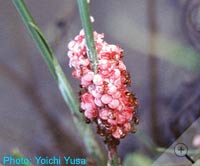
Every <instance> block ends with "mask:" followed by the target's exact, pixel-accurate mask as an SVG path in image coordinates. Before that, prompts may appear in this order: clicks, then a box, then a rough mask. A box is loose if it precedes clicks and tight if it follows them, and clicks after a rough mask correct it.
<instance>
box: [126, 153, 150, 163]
mask: <svg viewBox="0 0 200 166" xmlns="http://www.w3.org/2000/svg"><path fill="white" fill-rule="evenodd" d="M152 163H153V161H152V160H151V159H150V158H149V157H147V156H145V155H143V154H140V153H132V154H128V155H127V156H126V158H125V160H124V166H151V165H152Z"/></svg>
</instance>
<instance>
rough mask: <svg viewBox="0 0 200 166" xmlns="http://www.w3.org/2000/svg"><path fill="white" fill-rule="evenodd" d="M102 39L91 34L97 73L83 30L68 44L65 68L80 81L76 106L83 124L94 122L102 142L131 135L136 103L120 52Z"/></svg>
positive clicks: (133, 127) (133, 128) (121, 52)
mask: <svg viewBox="0 0 200 166" xmlns="http://www.w3.org/2000/svg"><path fill="white" fill-rule="evenodd" d="M103 38H104V35H103V34H98V33H97V32H94V41H95V45H96V52H97V56H98V64H97V65H98V71H97V73H94V72H93V71H92V68H91V62H90V60H89V58H88V53H87V47H86V39H85V35H84V32H83V30H81V32H80V34H79V35H78V36H76V37H75V38H74V40H72V41H71V42H70V43H69V44H68V48H69V51H68V57H69V58H70V61H69V66H70V67H73V68H74V71H73V73H72V75H73V77H75V78H79V79H80V80H81V84H80V86H81V88H82V89H81V91H80V102H81V105H80V107H81V112H83V114H84V116H85V118H86V119H87V121H88V122H91V121H93V122H95V123H96V124H97V133H98V134H100V135H101V136H105V137H106V139H109V140H119V139H121V138H124V137H125V136H126V135H127V134H128V133H129V132H135V124H138V123H139V120H138V118H137V117H136V109H137V107H138V102H137V99H136V97H135V95H134V94H133V93H131V92H129V90H128V89H127V87H128V86H129V85H130V84H131V80H130V74H129V73H128V72H127V70H126V66H125V65H124V63H123V61H122V58H123V50H122V49H121V48H120V47H118V46H116V45H110V44H108V43H107V42H105V41H104V40H103ZM109 140H108V141H109Z"/></svg>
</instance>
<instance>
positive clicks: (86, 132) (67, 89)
mask: <svg viewBox="0 0 200 166" xmlns="http://www.w3.org/2000/svg"><path fill="white" fill-rule="evenodd" d="M12 2H13V4H14V5H15V7H16V9H17V11H18V12H19V14H20V16H21V18H22V20H23V21H24V24H25V25H26V27H27V29H28V30H29V32H30V34H31V36H32V38H33V39H34V41H35V44H36V45H37V47H38V49H39V50H40V52H41V54H42V57H43V59H44V61H45V62H46V64H47V65H48V68H49V70H50V72H51V74H52V75H53V77H54V79H55V80H56V82H57V84H58V87H59V90H60V92H61V94H62V96H63V98H64V100H65V102H66V103H67V105H68V107H69V108H70V111H71V114H72V117H73V121H74V124H75V126H76V128H77V130H78V132H79V133H80V135H81V138H82V139H83V142H84V144H85V147H86V149H87V151H88V153H89V154H90V155H91V157H93V158H94V159H95V160H96V161H97V162H98V163H100V164H101V165H105V156H104V153H103V151H102V149H101V147H100V146H99V144H98V143H97V141H96V139H95V135H94V133H93V131H92V129H91V128H90V127H89V126H88V125H87V124H86V123H85V122H84V121H83V118H82V114H81V113H80V112H79V103H78V101H77V99H76V97H75V94H74V92H73V90H72V87H71V85H70V83H69V81H68V80H67V78H66V76H65V74H64V72H63V70H62V68H61V66H60V64H59V62H58V61H57V59H56V57H55V55H54V53H53V52H52V50H51V48H50V46H49V44H48V42H47V41H46V39H45V38H44V36H43V34H42V32H41V31H40V29H39V28H38V27H37V25H36V24H35V21H34V19H33V17H32V16H31V14H30V12H29V10H28V8H27V6H26V4H25V2H24V0H13V1H12Z"/></svg>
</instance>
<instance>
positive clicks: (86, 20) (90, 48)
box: [77, 0, 98, 73]
mask: <svg viewBox="0 0 200 166" xmlns="http://www.w3.org/2000/svg"><path fill="white" fill-rule="evenodd" d="M77 2H78V7H79V12H80V17H81V22H82V26H83V29H84V32H85V36H86V44H87V52H88V57H89V59H90V62H91V64H92V69H93V71H94V73H97V72H98V71H97V69H98V67H97V64H98V59H97V53H96V46H95V43H94V35H93V26H92V24H91V20H90V10H89V4H88V1H87V0H77Z"/></svg>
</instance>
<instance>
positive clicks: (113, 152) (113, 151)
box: [107, 145, 121, 166]
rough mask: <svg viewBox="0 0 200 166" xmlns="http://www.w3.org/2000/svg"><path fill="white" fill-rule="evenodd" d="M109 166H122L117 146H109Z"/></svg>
mask: <svg viewBox="0 0 200 166" xmlns="http://www.w3.org/2000/svg"><path fill="white" fill-rule="evenodd" d="M107 166H121V163H120V160H119V157H118V154H117V146H109V145H108V163H107Z"/></svg>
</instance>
